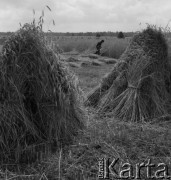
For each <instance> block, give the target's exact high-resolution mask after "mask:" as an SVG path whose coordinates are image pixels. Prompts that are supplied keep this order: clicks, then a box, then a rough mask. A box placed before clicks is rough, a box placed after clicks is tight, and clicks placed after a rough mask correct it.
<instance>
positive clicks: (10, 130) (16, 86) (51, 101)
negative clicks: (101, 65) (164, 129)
mask: <svg viewBox="0 0 171 180" xmlns="http://www.w3.org/2000/svg"><path fill="white" fill-rule="evenodd" d="M0 92H1V93H0V137H1V140H0V153H1V154H0V159H3V158H1V157H5V160H7V159H9V158H12V159H13V160H15V161H19V160H21V159H22V158H23V157H22V154H25V153H24V152H25V151H26V150H28V149H32V151H31V153H30V156H32V155H34V154H35V151H34V150H33V147H36V146H38V145H39V144H44V145H45V146H48V145H49V144H55V145H56V146H57V147H58V146H61V145H65V144H68V143H70V142H72V140H73V137H74V136H75V135H76V134H77V132H78V131H79V130H80V129H82V128H83V126H84V125H83V119H84V111H83V109H82V103H81V100H80V98H81V94H80V90H79V88H78V86H77V82H76V78H75V77H74V75H72V74H71V73H69V72H68V70H67V69H66V68H65V67H63V65H62V64H61V63H60V61H59V59H58V56H56V55H55V53H54V52H53V51H51V50H49V49H48V47H47V46H46V43H45V38H44V33H43V32H42V31H41V29H40V28H39V27H36V26H35V25H34V24H31V25H30V24H25V25H24V26H23V27H22V28H21V29H20V30H19V31H17V32H16V33H15V34H13V35H12V36H11V37H10V38H9V39H8V40H7V41H6V43H5V45H4V46H3V50H2V59H1V62H0ZM38 150H40V148H38ZM28 159H29V157H28Z"/></svg>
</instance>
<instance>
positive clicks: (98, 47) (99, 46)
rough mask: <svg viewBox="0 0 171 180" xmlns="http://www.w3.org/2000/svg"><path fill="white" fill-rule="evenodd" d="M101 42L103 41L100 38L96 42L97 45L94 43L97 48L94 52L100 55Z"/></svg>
mask: <svg viewBox="0 0 171 180" xmlns="http://www.w3.org/2000/svg"><path fill="white" fill-rule="evenodd" d="M102 43H104V40H101V41H100V42H98V43H97V45H96V49H97V51H96V52H95V54H98V55H100V50H101V48H102V47H101V46H102Z"/></svg>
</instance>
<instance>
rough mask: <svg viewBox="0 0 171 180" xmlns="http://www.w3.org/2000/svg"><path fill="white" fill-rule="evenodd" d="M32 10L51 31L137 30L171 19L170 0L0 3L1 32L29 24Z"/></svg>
mask: <svg viewBox="0 0 171 180" xmlns="http://www.w3.org/2000/svg"><path fill="white" fill-rule="evenodd" d="M46 5H48V6H49V7H50V8H51V9H52V12H50V11H48V9H47V8H45V7H46ZM33 9H34V10H35V12H36V16H35V17H36V19H38V17H40V15H41V11H42V10H44V11H45V24H44V30H45V31H47V30H48V29H50V30H52V31H54V32H87V31H95V32H96V31H138V30H141V29H142V28H143V27H145V25H146V23H150V24H155V25H158V26H162V27H165V26H166V25H167V23H168V21H169V20H170V19H171V0H0V31H16V30H17V29H18V28H19V23H21V24H24V23H26V22H31V21H32V20H33ZM53 19H54V21H55V23H56V25H55V26H53V23H52V20H53ZM140 23H141V24H140Z"/></svg>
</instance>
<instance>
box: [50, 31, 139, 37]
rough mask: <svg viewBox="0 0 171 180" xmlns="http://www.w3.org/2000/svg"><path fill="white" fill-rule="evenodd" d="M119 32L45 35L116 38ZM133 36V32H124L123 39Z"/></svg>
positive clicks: (54, 33)
mask: <svg viewBox="0 0 171 180" xmlns="http://www.w3.org/2000/svg"><path fill="white" fill-rule="evenodd" d="M118 33H119V32H111V31H108V32H77V33H73V32H66V33H63V32H48V33H47V35H50V36H51V35H55V36H96V37H101V36H114V37H117V36H118ZM134 34H135V32H124V36H125V37H131V36H133V35H134Z"/></svg>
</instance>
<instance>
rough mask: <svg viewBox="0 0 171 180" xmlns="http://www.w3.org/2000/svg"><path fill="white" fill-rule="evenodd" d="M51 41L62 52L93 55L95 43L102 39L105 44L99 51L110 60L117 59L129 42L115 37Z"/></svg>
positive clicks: (65, 38) (64, 38)
mask: <svg viewBox="0 0 171 180" xmlns="http://www.w3.org/2000/svg"><path fill="white" fill-rule="evenodd" d="M53 39H54V40H53V41H54V42H55V43H56V44H58V45H59V46H60V48H61V49H63V51H64V52H71V51H73V50H75V51H77V52H79V53H83V52H87V51H88V52H91V53H95V52H96V44H97V42H99V41H100V40H101V39H104V40H105V42H104V44H103V46H102V50H101V53H102V56H107V57H112V58H119V57H120V55H121V54H122V53H123V52H124V50H125V49H126V47H127V45H128V42H129V40H128V39H117V38H115V37H101V39H96V38H95V37H60V38H59V39H56V38H55V37H53Z"/></svg>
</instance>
